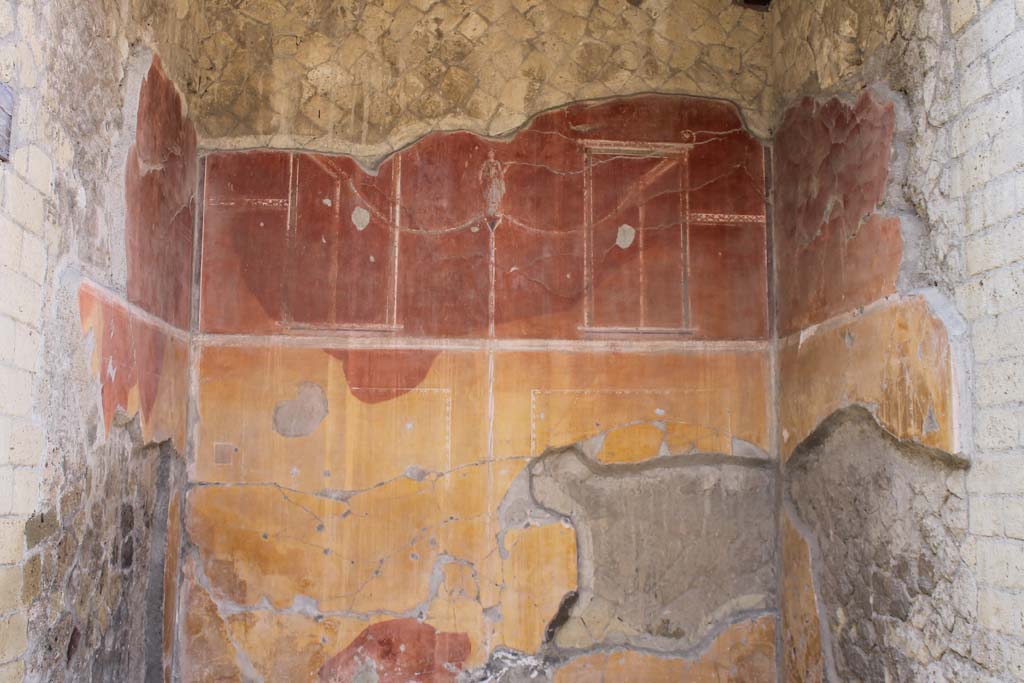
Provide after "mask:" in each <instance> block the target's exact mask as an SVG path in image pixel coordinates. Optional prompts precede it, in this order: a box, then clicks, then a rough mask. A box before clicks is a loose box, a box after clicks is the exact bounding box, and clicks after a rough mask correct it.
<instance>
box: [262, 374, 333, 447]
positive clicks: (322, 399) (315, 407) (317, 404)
mask: <svg viewBox="0 0 1024 683" xmlns="http://www.w3.org/2000/svg"><path fill="white" fill-rule="evenodd" d="M325 417H327V394H325V393H324V390H323V388H322V387H321V386H320V385H319V384H314V383H313V382H303V383H302V384H300V385H299V391H298V393H297V394H296V396H295V398H293V399H289V400H287V401H281V402H280V403H278V404H277V405H276V406H274V431H275V432H277V433H278V434H280V435H281V436H287V437H291V438H295V437H300V436H309V435H310V434H312V433H313V432H314V431H315V430H316V428H317V427H318V426H320V423H321V422H323V419H324V418H325Z"/></svg>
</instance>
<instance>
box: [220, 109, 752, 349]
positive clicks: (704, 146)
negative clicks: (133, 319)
mask: <svg viewBox="0 0 1024 683" xmlns="http://www.w3.org/2000/svg"><path fill="white" fill-rule="evenodd" d="M587 150H590V154H591V155H592V158H593V159H594V164H593V166H592V174H591V178H592V183H591V185H590V186H589V188H588V186H587V183H586V178H587V174H586V168H585V162H586V159H587V154H588V152H587ZM232 157H235V159H234V160H232ZM289 159H290V155H288V154H284V153H274V152H248V153H239V154H235V155H230V154H223V155H214V156H211V157H210V160H209V163H208V170H207V198H206V199H207V207H206V218H205V221H204V223H205V226H204V227H205V231H206V234H205V237H204V251H203V253H204V268H203V306H202V323H203V329H204V330H206V331H214V332H250V333H251V332H268V331H275V330H277V331H281V330H293V329H296V328H305V327H315V328H331V329H338V328H342V329H343V328H353V327H354V328H360V327H363V328H368V329H381V328H384V329H394V330H395V334H404V335H414V336H431V337H483V336H488V335H490V334H491V333H492V329H493V334H495V335H496V336H502V337H520V338H559V339H572V338H577V337H579V336H581V335H586V334H588V332H587V328H586V327H585V326H584V323H585V320H584V315H583V314H584V310H585V309H588V307H589V309H588V310H590V311H591V313H592V316H591V319H590V323H589V324H590V326H592V327H593V326H597V327H606V328H607V327H611V328H621V329H625V330H629V329H634V328H643V329H645V330H651V329H657V330H659V331H662V332H665V331H666V330H682V329H685V328H687V327H689V326H690V323H691V321H689V320H687V319H686V315H685V311H686V306H685V297H684V296H683V292H684V281H685V280H686V278H687V277H690V278H692V277H693V274H692V273H689V274H688V273H687V272H686V267H687V266H686V258H685V254H686V252H685V248H686V247H685V243H684V237H683V236H684V234H685V225H686V221H687V218H686V217H687V215H688V213H694V214H699V213H711V214H726V215H732V214H736V213H739V214H743V215H746V216H757V217H760V216H762V215H763V214H764V200H763V193H764V190H763V185H764V176H763V150H762V148H761V145H760V144H759V143H758V142H757V141H756V140H755V139H754V138H752V137H751V136H749V135H748V134H746V133H745V132H742V123H741V121H740V120H739V117H738V116H737V114H736V112H735V110H734V108H732V107H731V106H730V105H727V104H725V103H721V102H712V101H707V100H700V99H691V98H683V97H671V96H661V95H657V96H655V95H651V96H641V97H633V98H627V99H622V100H611V101H604V102H597V103H583V104H577V105H572V106H570V107H566V108H564V109H561V110H556V111H552V112H548V113H545V114H543V115H541V116H538V117H537V118H536V119H535V120H534V121H533V122H532V123H531V124H530V126H529V127H528V128H527V129H526V130H524V131H521V132H520V133H518V134H517V135H516V136H514V137H512V138H510V139H508V140H502V141H492V140H485V139H483V138H480V137H479V136H476V135H473V134H470V133H463V132H458V133H436V134H433V135H430V136H428V137H426V138H424V139H423V140H420V141H419V142H417V143H416V144H414V145H413V146H411V147H410V148H408V149H406V150H403V151H402V152H400V153H398V154H397V155H395V156H393V157H392V158H390V159H389V160H387V161H386V162H384V163H383V164H382V165H381V167H380V168H379V169H378V171H377V172H366V171H364V170H363V169H362V168H360V167H359V166H358V165H357V164H356V163H355V162H353V161H352V160H351V159H348V158H344V157H331V156H321V155H298V156H296V157H295V168H294V171H295V175H294V180H292V179H291V176H290V173H291V169H290V168H289V165H288V164H289ZM289 184H291V185H293V186H294V187H293V188H292V193H293V198H292V199H291V200H290V199H289ZM687 188H689V189H690V191H689V192H687V191H686V190H687ZM292 202H294V206H292ZM289 211H293V212H294V213H293V215H291V216H289ZM588 212H589V213H590V215H592V216H593V219H594V220H593V223H592V224H588V222H587V216H588ZM706 218H707V217H702V220H703V219H706ZM289 219H290V220H291V230H292V232H291V233H289ZM716 220H717V221H718V222H721V221H722V220H723V217H722V216H717V219H716ZM691 222H692V221H691ZM750 224H751V225H753V226H754V228H753V229H754V230H755V231H757V234H759V235H761V236H762V238H763V234H764V230H763V226H761V225H760V223H759V222H757V221H755V222H753V223H750ZM623 226H626V230H625V232H623V230H622V228H623ZM360 227H361V228H362V229H360ZM588 230H590V231H591V232H590V233H589V236H588ZM492 231H493V232H492ZM588 239H589V240H590V242H591V247H592V249H591V250H590V254H591V257H592V266H593V267H592V271H590V272H589V274H588V271H587V267H586V262H585V257H584V252H585V246H584V244H585V242H586V240H588ZM492 240H493V245H492ZM395 241H397V242H398V247H397V254H398V264H397V272H396V270H394V265H393V264H394V254H395V253H396V251H395V249H394V244H395ZM744 244H746V242H744ZM762 244H763V239H762ZM738 248H739V247H738ZM762 248H763V247H762ZM492 249H493V252H492ZM691 260H692V259H691ZM692 266H693V264H692V263H691V264H690V267H692ZM709 269H710V270H715V268H714V266H713V265H709V266H707V267H706V268H705V270H709ZM759 272H762V274H763V271H759ZM718 277H724V278H731V279H733V280H734V281H730V282H727V283H720V284H721V286H722V287H725V288H727V289H728V288H729V287H733V288H736V287H742V286H747V285H749V284H751V282H750V281H749V277H750V276H749V274H746V273H744V274H740V273H735V272H733V271H731V270H726V271H722V272H719V273H718ZM588 278H591V280H592V281H588ZM744 278H746V279H744ZM752 284H753V285H754V286H755V289H754V290H753V291H752V292H751V295H752V296H762V297H763V296H764V292H765V291H766V289H767V287H766V284H765V282H757V283H752ZM694 291H696V292H698V293H699V292H701V291H702V290H700V289H699V288H698V289H697V290H692V289H691V290H690V298H691V299H692V298H693V296H694ZM691 304H694V302H691ZM694 305H696V304H694ZM698 332H699V333H700V334H701V335H702V336H709V337H714V336H716V335H718V334H728V328H727V326H724V325H721V324H715V325H709V326H706V328H705V329H701V330H698ZM623 333H626V334H628V332H619V334H623Z"/></svg>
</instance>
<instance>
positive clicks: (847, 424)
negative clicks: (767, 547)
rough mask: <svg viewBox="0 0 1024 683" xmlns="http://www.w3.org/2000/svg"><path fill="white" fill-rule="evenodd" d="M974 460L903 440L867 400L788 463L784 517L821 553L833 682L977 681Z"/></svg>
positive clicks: (838, 416)
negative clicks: (971, 502) (970, 500)
mask: <svg viewBox="0 0 1024 683" xmlns="http://www.w3.org/2000/svg"><path fill="white" fill-rule="evenodd" d="M966 464H967V463H966V461H963V460H960V459H957V458H956V457H954V456H950V455H948V454H946V453H945V452H943V451H935V450H931V449H928V448H925V447H922V446H919V445H917V444H914V443H912V442H906V441H903V442H901V441H898V440H897V439H895V438H894V437H892V436H891V435H890V434H889V433H887V432H886V431H884V430H883V429H882V427H881V426H880V425H879V424H878V423H877V422H876V421H875V419H874V418H873V417H872V416H871V414H870V413H869V412H868V411H867V410H866V409H864V408H861V407H859V406H855V407H851V408H846V409H844V410H842V411H839V412H836V413H834V414H833V415H832V416H831V417H829V419H827V420H826V421H825V422H823V423H822V425H821V426H820V427H819V428H818V430H816V431H815V433H814V434H812V435H811V436H810V437H809V438H808V439H807V440H806V441H805V442H804V443H803V444H801V446H800V448H799V449H797V452H795V453H794V455H793V457H792V458H790V460H789V461H788V462H787V463H786V466H785V480H786V505H787V507H789V506H791V507H789V511H790V512H788V513H787V514H792V515H793V519H794V520H795V521H796V524H797V528H801V529H806V530H807V533H808V537H809V538H810V539H812V543H811V547H812V548H814V552H813V554H815V555H817V557H816V558H815V559H816V563H817V565H818V570H817V577H816V579H817V582H818V585H817V588H818V594H819V600H820V602H821V611H822V614H823V616H824V618H825V620H826V621H827V622H828V625H829V631H830V640H831V643H828V641H826V647H828V651H827V652H826V655H825V661H826V663H827V664H826V667H825V669H826V676H825V680H830V681H864V682H867V681H882V680H891V681H906V682H908V683H911V682H913V681H933V680H978V678H976V676H978V675H979V671H978V668H977V667H976V666H974V665H973V663H972V662H971V660H970V651H971V636H972V631H973V624H974V621H975V619H976V616H977V602H976V592H977V586H976V584H975V577H974V571H973V562H972V560H973V554H974V542H973V539H971V537H970V535H969V534H968V531H967V499H966V486H965V476H964V471H963V469H964V467H965V466H966ZM819 671H820V669H819ZM793 673H795V674H798V675H794V676H792V677H791V678H790V680H812V678H811V677H808V678H803V677H801V676H800V675H799V674H800V673H802V671H801V670H800V669H797V670H796V671H794V672H793ZM812 675H813V674H812Z"/></svg>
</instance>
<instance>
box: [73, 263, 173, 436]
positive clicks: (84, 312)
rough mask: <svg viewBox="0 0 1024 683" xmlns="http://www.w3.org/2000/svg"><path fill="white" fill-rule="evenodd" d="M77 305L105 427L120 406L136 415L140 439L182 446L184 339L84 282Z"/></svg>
mask: <svg viewBox="0 0 1024 683" xmlns="http://www.w3.org/2000/svg"><path fill="white" fill-rule="evenodd" d="M78 307H79V312H80V314H81V320H82V332H83V333H84V334H86V335H90V336H91V337H92V369H93V372H94V374H95V376H96V377H97V378H98V380H99V390H100V395H101V404H102V407H103V419H104V424H105V427H106V430H107V431H109V430H110V425H111V422H112V421H113V419H114V416H115V415H116V414H117V411H118V410H121V411H122V412H123V413H124V414H125V415H126V416H127V417H133V416H135V415H136V414H138V415H139V422H140V423H141V427H142V436H143V439H144V440H145V441H147V442H159V441H164V440H166V439H171V440H172V441H173V442H174V444H175V446H178V445H179V444H184V443H185V423H186V413H187V411H188V369H189V360H188V354H189V350H188V343H187V342H186V341H185V340H184V338H183V337H181V336H179V335H177V334H174V333H172V332H171V331H170V330H169V329H168V328H167V327H166V326H162V325H159V324H155V323H153V322H150V321H149V320H146V319H145V318H144V317H143V316H141V315H139V314H136V313H133V312H132V310H131V309H130V308H129V307H128V306H126V305H125V304H124V302H123V301H122V300H121V299H120V298H119V297H117V296H115V295H112V294H109V293H107V292H106V291H104V290H101V289H99V288H98V287H95V286H93V285H91V284H88V283H85V284H83V285H81V286H80V288H79V290H78Z"/></svg>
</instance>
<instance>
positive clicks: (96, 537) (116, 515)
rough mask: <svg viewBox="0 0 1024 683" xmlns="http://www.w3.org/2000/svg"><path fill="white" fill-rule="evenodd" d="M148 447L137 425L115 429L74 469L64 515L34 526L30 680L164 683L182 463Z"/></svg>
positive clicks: (58, 509) (28, 593)
mask: <svg viewBox="0 0 1024 683" xmlns="http://www.w3.org/2000/svg"><path fill="white" fill-rule="evenodd" d="M97 437H98V439H99V438H101V434H100V433H97ZM143 443H144V442H143V439H142V434H141V431H140V429H139V426H138V423H137V422H135V423H128V424H125V423H120V424H118V425H116V426H115V429H114V430H113V431H112V432H111V434H110V437H109V439H106V441H105V442H99V443H97V444H95V445H94V447H93V448H91V449H90V452H89V456H88V457H87V458H86V459H85V461H84V462H71V463H68V464H69V465H71V466H72V467H73V468H74V469H72V470H70V471H68V472H67V475H68V480H69V482H70V483H69V484H68V485H67V486H65V487H64V488H63V489H62V491H61V497H60V500H59V501H57V502H56V505H55V506H54V507H53V508H52V509H48V510H46V511H45V512H40V513H37V514H36V515H34V516H33V517H32V518H31V519H30V520H29V523H28V526H27V529H26V541H27V544H28V549H29V550H30V551H33V552H32V555H31V559H30V560H29V561H28V562H27V563H26V571H25V577H26V586H25V589H24V598H25V599H26V600H35V599H36V598H39V602H38V604H37V605H35V606H34V607H33V613H32V617H33V633H34V634H36V637H37V638H39V639H40V641H39V642H36V643H33V647H32V648H30V650H29V655H28V667H27V668H28V670H29V672H30V673H31V676H30V679H32V680H40V681H55V682H56V681H81V680H92V681H112V682H113V681H128V680H131V681H160V680H163V672H164V661H163V639H164V633H163V630H164V625H163V614H164V608H165V606H164V590H163V589H164V559H165V558H164V554H165V548H166V536H167V521H168V507H169V503H170V499H171V497H172V492H173V491H174V490H175V489H180V487H181V486H182V485H183V484H184V461H183V460H182V459H181V458H180V457H179V456H178V455H177V454H176V453H174V451H173V449H171V447H170V446H169V445H164V446H162V447H161V446H157V445H149V446H145V445H143ZM42 624H45V629H44V628H39V626H41V625H42ZM36 629H38V630H36Z"/></svg>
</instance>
